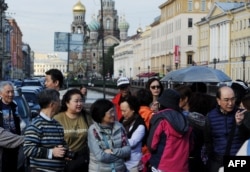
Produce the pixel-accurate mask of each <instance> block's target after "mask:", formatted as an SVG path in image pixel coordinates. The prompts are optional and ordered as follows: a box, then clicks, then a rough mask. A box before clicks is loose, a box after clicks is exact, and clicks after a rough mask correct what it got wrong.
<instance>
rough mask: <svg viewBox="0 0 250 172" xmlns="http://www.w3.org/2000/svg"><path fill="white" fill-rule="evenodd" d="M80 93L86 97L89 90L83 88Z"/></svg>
mask: <svg viewBox="0 0 250 172" xmlns="http://www.w3.org/2000/svg"><path fill="white" fill-rule="evenodd" d="M80 91H81V93H82V95H84V96H85V95H86V94H87V88H85V87H83V88H82V89H81V90H80Z"/></svg>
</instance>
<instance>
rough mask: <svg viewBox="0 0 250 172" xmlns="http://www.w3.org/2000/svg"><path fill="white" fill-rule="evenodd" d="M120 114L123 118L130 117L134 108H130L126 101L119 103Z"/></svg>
mask: <svg viewBox="0 0 250 172" xmlns="http://www.w3.org/2000/svg"><path fill="white" fill-rule="evenodd" d="M120 108H121V112H122V116H123V117H124V119H125V120H127V119H129V118H131V117H132V116H133V115H134V112H135V111H134V110H132V109H130V107H129V104H128V102H122V103H121V104H120Z"/></svg>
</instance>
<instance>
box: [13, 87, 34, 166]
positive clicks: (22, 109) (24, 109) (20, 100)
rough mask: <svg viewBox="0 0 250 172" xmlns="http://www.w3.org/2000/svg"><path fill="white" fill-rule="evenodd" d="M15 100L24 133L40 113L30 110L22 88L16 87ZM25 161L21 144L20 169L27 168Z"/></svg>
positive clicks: (22, 132)
mask: <svg viewBox="0 0 250 172" xmlns="http://www.w3.org/2000/svg"><path fill="white" fill-rule="evenodd" d="M14 102H15V103H16V104H17V111H18V115H19V116H20V120H21V122H20V127H21V134H22V135H23V134H24V131H25V129H26V127H27V126H28V125H29V124H30V122H31V120H32V118H33V117H35V116H37V115H38V114H37V112H35V111H31V110H30V107H29V105H28V102H27V101H26V99H25V97H24V95H23V94H22V92H21V89H20V88H16V89H15V96H14ZM25 163H26V162H25V156H24V153H23V148H22V146H21V147H20V150H19V154H18V169H19V170H20V169H23V168H26V167H25V166H26V164H25Z"/></svg>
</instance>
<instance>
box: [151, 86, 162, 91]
mask: <svg viewBox="0 0 250 172" xmlns="http://www.w3.org/2000/svg"><path fill="white" fill-rule="evenodd" d="M150 88H151V89H153V90H154V89H160V88H161V87H160V86H159V85H153V86H151V87H150Z"/></svg>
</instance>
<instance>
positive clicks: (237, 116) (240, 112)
mask: <svg viewBox="0 0 250 172" xmlns="http://www.w3.org/2000/svg"><path fill="white" fill-rule="evenodd" d="M244 112H246V110H238V111H237V112H236V114H235V121H236V124H237V125H240V124H241V123H242V121H243V119H244V116H245V115H244Z"/></svg>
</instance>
